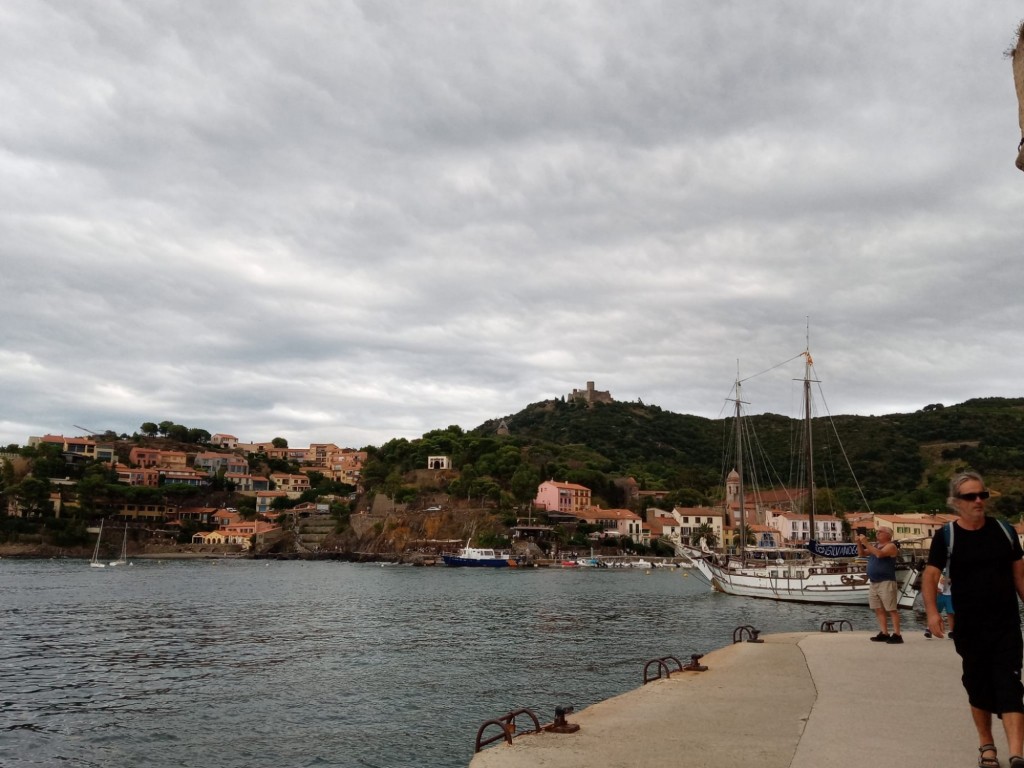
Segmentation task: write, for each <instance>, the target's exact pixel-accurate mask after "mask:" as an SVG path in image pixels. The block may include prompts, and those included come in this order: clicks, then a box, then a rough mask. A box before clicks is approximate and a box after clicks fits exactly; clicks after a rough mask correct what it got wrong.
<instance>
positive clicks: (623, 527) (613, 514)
mask: <svg viewBox="0 0 1024 768" xmlns="http://www.w3.org/2000/svg"><path fill="white" fill-rule="evenodd" d="M573 516H574V517H575V518H576V519H577V520H579V521H581V522H584V523H587V524H588V525H594V526H598V527H600V528H601V529H602V532H603V534H604V535H606V536H607V535H609V534H611V535H615V536H628V537H629V538H631V539H632V540H633V541H635V542H637V543H642V542H643V520H642V519H641V518H640V516H639V515H638V514H637V513H636V512H633V511H632V510H629V509H604V508H602V507H588V508H587V509H585V510H583V511H582V512H576V513H574V515H573Z"/></svg>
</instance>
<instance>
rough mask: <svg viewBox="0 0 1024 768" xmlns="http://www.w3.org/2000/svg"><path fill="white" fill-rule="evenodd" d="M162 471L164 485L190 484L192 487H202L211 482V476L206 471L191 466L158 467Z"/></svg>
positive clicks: (161, 476) (161, 477)
mask: <svg viewBox="0 0 1024 768" xmlns="http://www.w3.org/2000/svg"><path fill="white" fill-rule="evenodd" d="M157 469H158V470H159V471H160V479H161V480H162V481H163V484H164V485H188V486H191V487H192V488H202V487H203V486H204V485H209V484H210V476H209V475H208V474H206V473H205V472H196V471H195V470H194V469H192V468H191V467H183V468H172V467H157Z"/></svg>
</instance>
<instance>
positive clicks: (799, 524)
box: [0, 383, 1024, 558]
mask: <svg viewBox="0 0 1024 768" xmlns="http://www.w3.org/2000/svg"><path fill="white" fill-rule="evenodd" d="M588 384H589V383H588ZM589 389H590V390H592V389H593V386H592V384H590V385H589ZM282 443H283V441H280V440H275V441H271V442H257V443H245V442H241V441H240V440H239V439H238V438H237V437H235V436H234V435H230V434H223V433H217V434H214V435H212V436H211V437H210V440H209V441H208V442H207V443H205V444H204V445H202V446H201V447H200V446H197V447H196V450H183V449H180V448H179V449H173V450H172V449H166V448H158V447H152V446H145V445H128V444H125V442H124V441H117V440H114V441H104V440H97V439H95V438H93V437H67V436H64V435H52V434H47V435H43V436H37V437H30V438H29V440H28V443H27V445H28V446H29V447H30V448H37V447H39V446H50V447H51V448H52V449H54V450H59V452H60V455H61V456H62V457H63V460H64V461H65V462H66V465H67V466H68V467H73V466H75V465H82V464H102V465H105V466H106V467H107V468H108V469H109V472H110V475H111V477H112V478H113V477H116V482H117V483H118V484H120V485H124V486H128V487H135V488H140V487H141V488H153V489H157V488H168V487H178V488H182V489H192V491H194V493H193V494H191V495H189V496H187V497H184V498H186V499H188V500H187V501H184V502H181V503H176V502H175V501H174V500H172V499H167V498H164V500H162V501H160V502H152V501H136V500H122V501H116V500H115V501H112V502H109V503H108V506H107V508H106V509H105V510H104V512H103V514H102V515H101V516H102V517H105V518H107V519H109V520H110V521H111V522H114V523H117V524H120V525H123V526H125V528H126V530H127V529H128V528H131V529H133V530H134V531H135V532H136V535H135V539H136V540H138V539H140V538H143V537H142V536H141V533H142V532H145V534H146V536H145V537H144V538H145V539H146V540H147V541H149V542H150V548H151V549H155V550H156V551H163V552H164V554H168V553H169V552H170V553H178V554H182V555H186V554H210V555H213V554H227V553H234V554H256V553H267V552H272V551H276V552H278V553H290V554H293V555H305V556H316V555H326V554H328V553H331V554H336V553H338V552H339V551H342V549H343V548H344V547H343V546H342V545H341V544H339V543H338V542H337V541H332V537H331V534H332V532H335V531H336V530H337V524H336V520H335V518H334V517H332V512H337V510H338V509H339V508H343V509H345V510H346V511H347V513H348V514H347V522H348V524H349V525H350V526H351V528H352V529H353V530H354V531H355V532H356V533H358V534H361V535H362V536H363V540H365V535H366V534H367V533H368V532H374V531H376V532H380V531H381V530H383V529H388V530H389V531H390V532H391V535H389V536H387V537H384V538H380V540H379V541H378V542H377V544H376V545H375V546H374V547H373V552H374V553H375V554H377V555H380V556H388V557H394V556H398V557H401V556H402V555H404V554H407V553H408V552H411V551H417V552H435V553H436V552H438V551H441V550H443V549H450V548H451V547H453V546H455V545H457V544H458V543H459V542H460V541H461V539H460V538H458V537H453V536H452V535H448V536H444V535H435V536H431V535H428V534H429V532H430V531H433V532H434V533H439V532H441V531H442V529H443V528H444V527H445V526H444V525H442V524H440V523H434V524H431V523H429V522H427V521H428V520H429V519H430V518H436V519H438V520H440V519H442V518H445V519H447V520H448V521H451V520H458V519H459V518H460V516H462V515H468V514H470V512H469V508H470V506H471V505H470V504H468V503H467V502H465V501H462V500H458V499H454V498H453V497H452V496H450V495H449V494H447V493H445V492H444V491H445V487H446V485H447V484H448V483H449V482H450V481H451V480H452V479H453V478H454V477H457V476H458V471H457V470H456V469H454V468H453V465H452V458H451V457H450V456H447V455H432V456H428V457H427V460H426V462H425V466H423V467H422V468H421V469H420V470H419V471H418V474H419V475H420V478H421V480H422V481H423V483H422V485H423V486H424V487H425V488H427V489H428V490H429V491H430V492H425V493H423V494H421V495H420V496H419V497H418V498H416V499H414V500H413V501H411V502H409V501H406V502H403V503H396V502H395V500H394V499H392V498H388V497H387V496H386V495H384V494H381V493H371V494H365V489H364V487H363V482H362V472H363V469H364V466H365V464H366V462H367V458H368V455H367V451H365V450H356V449H353V448H343V447H339V446H337V445H335V444H333V443H313V444H310V445H308V446H305V447H288V446H287V445H286V444H282ZM249 457H258V460H259V465H260V466H266V462H268V461H269V462H271V463H274V462H281V463H287V464H288V465H289V466H293V467H297V468H298V471H294V472H285V471H270V472H264V473H254V472H253V471H252V466H251V464H252V462H251V461H250V458H249ZM0 459H2V461H3V462H4V463H5V464H6V465H7V467H9V469H10V471H11V473H12V475H14V476H18V475H19V473H20V474H24V472H25V471H26V464H25V462H24V460H22V459H21V457H20V456H18V455H17V454H15V453H11V452H9V451H8V452H7V453H4V454H2V456H0ZM311 477H314V478H317V479H318V480H322V479H327V480H328V481H330V482H332V483H336V484H340V485H341V486H344V487H345V488H347V489H349V492H348V493H347V494H345V495H344V496H340V497H339V496H338V495H324V496H321V495H318V494H315V493H314V494H312V497H311V493H310V491H311V488H312V486H311V481H310V479H311ZM619 483H620V485H621V486H622V488H623V491H624V494H623V495H624V498H625V499H626V504H625V505H624V506H622V507H614V508H608V507H603V506H600V505H599V504H598V503H597V502H596V501H595V499H594V498H593V493H592V489H591V488H588V487H586V486H585V485H582V484H580V483H574V482H566V481H559V480H555V479H549V480H544V481H542V482H540V483H539V485H538V486H537V488H536V495H535V497H534V498H533V499H532V501H531V503H530V504H528V505H525V507H520V508H518V509H517V510H516V517H515V519H514V523H513V524H509V525H508V530H507V531H506V532H505V533H506V535H507V541H506V542H505V543H507V544H508V545H509V546H510V547H511V548H512V549H516V548H519V549H520V550H521V551H525V552H528V553H529V554H531V555H535V556H537V557H538V558H539V557H542V556H543V557H546V556H549V555H551V556H556V555H557V553H558V549H559V544H560V542H561V543H562V544H563V545H564V543H565V538H564V532H565V531H570V532H582V533H583V535H584V537H585V542H586V543H588V544H589V545H590V546H591V547H600V548H603V551H606V552H621V551H622V548H623V545H625V546H627V547H630V548H632V549H633V551H635V552H641V553H645V552H648V551H654V552H656V553H659V554H664V555H667V556H675V555H677V554H679V553H680V552H681V550H680V547H681V545H684V544H697V543H699V542H703V543H704V544H705V545H706V546H708V547H709V548H716V549H720V550H724V551H734V550H735V549H736V548H737V547H738V546H739V543H740V537H741V536H743V538H744V540H745V543H746V545H747V546H752V547H756V548H761V549H765V550H778V549H784V548H792V547H800V546H803V545H804V544H806V543H807V542H808V541H809V540H810V539H815V540H817V541H818V542H824V543H828V542H840V541H849V540H850V538H851V534H852V532H853V531H863V532H867V533H868V535H869V536H870V535H872V532H873V531H874V530H875V529H877V528H878V527H882V526H886V527H889V528H892V530H893V531H894V534H895V535H894V538H895V540H896V541H897V542H898V543H900V544H901V545H903V546H905V547H907V548H910V549H911V550H915V551H916V550H924V549H925V548H927V546H929V544H930V541H931V538H932V536H933V535H934V534H935V532H936V531H937V530H939V529H940V528H941V527H942V526H943V525H944V524H945V523H946V522H947V521H949V520H951V519H952V515H949V514H945V513H941V512H932V513H921V512H916V513H904V514H879V513H873V512H846V513H845V514H828V513H825V514H823V513H821V512H818V513H817V514H815V515H814V517H813V525H814V527H815V530H814V531H813V532H812V531H811V530H810V527H809V526H810V525H811V517H810V516H809V515H807V514H804V513H803V512H801V509H802V507H803V505H804V503H805V502H806V496H807V489H793V488H782V489H776V490H760V491H758V492H756V493H747V494H745V495H743V494H742V492H741V489H740V487H739V485H740V483H739V475H738V473H737V472H736V471H735V470H733V471H732V472H731V473H730V474H729V475H728V477H727V478H726V482H725V489H724V499H723V501H722V503H720V504H712V505H706V506H678V505H667V506H665V505H663V501H664V498H665V496H666V494H665V493H664V492H659V491H648V490H641V489H640V487H639V485H638V484H637V483H636V481H635V480H633V479H632V478H623V479H622V480H621V481H619ZM49 485H50V490H49V493H48V498H47V500H46V507H47V508H46V509H42V510H41V509H32V508H30V506H29V505H28V504H27V503H26V500H25V498H24V497H23V496H21V495H19V494H16V493H9V494H6V509H5V512H6V514H7V515H8V516H9V517H12V518H30V517H32V516H40V515H42V516H53V517H54V518H61V517H63V516H66V515H67V514H68V513H69V512H71V513H73V514H75V515H78V516H82V510H81V509H80V508H79V501H80V500H79V498H78V496H79V494H78V492H77V485H78V483H77V481H75V480H72V479H70V477H68V478H65V479H62V478H59V477H57V478H50V479H49ZM215 486H216V487H217V488H220V489H224V491H226V493H220V494H214V493H208V494H204V491H209V490H211V489H213V488H214V487H215ZM196 494H198V495H199V496H204V495H205V496H207V497H208V498H214V497H216V498H217V499H219V500H220V503H201V504H197V503H195V501H194V499H195V498H196V497H197V496H196ZM741 497H742V499H743V502H742V507H743V509H742V510H741V509H740V506H741V504H740V499H741ZM741 511H742V514H741ZM95 516H96V515H94V517H95ZM335 517H336V516H335ZM414 518H418V519H419V522H418V523H410V520H411V519H414ZM388 521H390V522H388ZM89 522H90V524H91V525H92V524H94V523H95V522H96V521H95V520H90V521H89ZM403 527H405V528H410V530H408V531H406V533H405V534H404V535H399V533H396V531H398V532H400V531H401V529H402V528H403ZM463 528H465V526H463ZM1016 528H1017V532H1018V536H1019V537H1020V538H1021V539H1022V541H1024V524H1021V523H1018V524H1017V526H1016ZM741 529H742V531H741ZM89 530H90V532H93V531H95V526H94V525H92V527H90V528H89ZM424 532H426V533H424ZM559 533H561V534H562V535H561V536H559V535H558V534H559ZM184 534H187V536H185V535H184ZM417 534H419V535H417ZM160 543H163V545H164V546H163V547H162V548H161V547H160V546H158V545H159V544H160ZM581 543H582V539H581V537H579V536H576V537H575V540H574V544H573V546H574V547H576V548H578V547H579V545H580V544H581Z"/></svg>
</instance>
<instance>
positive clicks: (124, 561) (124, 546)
mask: <svg viewBox="0 0 1024 768" xmlns="http://www.w3.org/2000/svg"><path fill="white" fill-rule="evenodd" d="M110 564H111V565H128V564H129V563H128V525H127V524H125V526H124V538H123V539H121V556H120V557H119V558H117V560H111V561H110Z"/></svg>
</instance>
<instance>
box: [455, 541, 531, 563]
mask: <svg viewBox="0 0 1024 768" xmlns="http://www.w3.org/2000/svg"><path fill="white" fill-rule="evenodd" d="M441 557H443V558H444V564H445V565H450V566H455V567H463V568H510V567H512V568H514V567H516V566H517V565H519V560H517V559H516V558H514V557H512V555H511V553H509V552H499V551H497V550H495V549H487V548H483V547H471V546H469V542H468V541H467V542H466V546H464V547H463V548H462V549H460V550H459V551H458V552H457V553H456V554H454V555H451V554H445V555H442V556H441Z"/></svg>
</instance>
